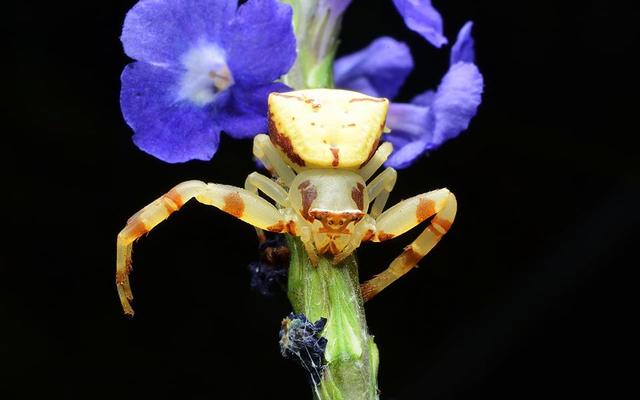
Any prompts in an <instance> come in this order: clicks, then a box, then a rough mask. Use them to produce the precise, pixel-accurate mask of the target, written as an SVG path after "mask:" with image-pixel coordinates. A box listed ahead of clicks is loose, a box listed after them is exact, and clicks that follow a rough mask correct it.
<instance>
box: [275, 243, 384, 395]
mask: <svg viewBox="0 0 640 400" xmlns="http://www.w3.org/2000/svg"><path fill="white" fill-rule="evenodd" d="M287 245H288V247H289V250H290V252H291V261H290V265H289V282H288V296H289V300H290V301H291V304H292V306H293V309H294V311H295V312H296V313H302V314H304V315H305V316H306V317H307V318H308V319H309V320H311V321H316V320H319V319H321V318H326V320H327V322H326V325H325V327H324V330H323V331H322V332H321V335H322V337H324V338H326V339H327V345H326V350H325V353H324V359H325V364H324V366H323V368H322V370H323V371H322V374H321V381H320V382H312V383H315V384H314V387H313V391H314V395H315V397H316V398H317V399H327V400H328V399H332V400H337V399H345V400H347V399H348V400H359V399H362V400H369V399H377V398H378V391H377V373H378V348H377V347H376V344H375V343H374V342H373V337H372V336H371V335H369V333H368V331H367V322H366V319H365V314H364V307H363V301H362V295H361V294H360V283H359V280H358V263H357V261H356V257H355V256H354V255H353V254H352V255H351V256H349V257H347V258H346V259H345V260H344V261H343V262H341V263H339V264H337V265H335V264H333V263H332V262H331V261H330V260H328V259H326V258H324V257H320V260H319V263H318V266H315V267H314V266H313V265H312V264H311V262H310V261H309V257H308V256H307V253H306V251H305V249H304V246H303V244H302V243H301V242H300V240H299V239H298V238H294V237H292V236H289V235H287Z"/></svg>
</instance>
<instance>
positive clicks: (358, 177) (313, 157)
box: [116, 89, 456, 315]
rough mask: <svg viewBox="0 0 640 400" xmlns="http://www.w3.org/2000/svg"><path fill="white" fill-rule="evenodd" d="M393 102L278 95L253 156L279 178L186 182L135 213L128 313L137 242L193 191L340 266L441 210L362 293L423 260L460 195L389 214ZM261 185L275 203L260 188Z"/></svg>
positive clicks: (125, 248)
mask: <svg viewBox="0 0 640 400" xmlns="http://www.w3.org/2000/svg"><path fill="white" fill-rule="evenodd" d="M388 104H389V102H388V101H387V99H383V98H376V97H370V96H366V95H364V94H361V93H357V92H351V91H346V90H335V89H309V90H300V91H294V92H288V93H272V94H271V95H270V96H269V136H267V135H265V134H259V135H257V136H256V137H255V139H254V142H253V144H254V145H253V154H254V155H255V157H256V158H258V159H259V160H260V161H262V163H263V164H264V165H265V167H266V168H267V169H268V170H269V172H270V173H271V175H272V177H273V179H270V178H268V177H266V176H264V175H261V174H259V173H257V172H253V173H251V174H250V175H249V176H248V177H247V179H246V181H245V188H244V189H241V188H238V187H233V186H227V185H220V184H215V183H204V182H201V181H188V182H183V183H181V184H179V185H177V186H176V187H174V188H173V189H171V190H170V191H169V192H168V193H166V194H165V195H163V196H161V197H160V198H159V199H157V200H156V201H155V202H153V203H151V204H149V205H148V206H147V207H145V208H143V209H142V210H141V211H139V212H138V213H137V214H135V215H134V216H133V217H131V218H130V219H129V221H128V222H127V226H126V227H125V228H124V229H123V230H122V231H121V232H120V234H119V235H118V255H117V272H116V283H117V286H118V293H119V294H120V299H121V302H122V306H123V308H124V311H125V313H127V314H131V315H132V314H133V309H132V308H131V306H130V304H129V301H130V300H131V299H132V298H133V296H132V294H131V289H130V286H129V279H128V274H129V272H130V266H131V250H132V246H133V242H134V241H135V240H136V239H137V238H139V237H140V236H142V235H143V234H145V233H146V232H148V231H150V230H151V229H153V227H155V226H156V225H157V224H158V223H160V222H162V221H163V220H165V219H166V218H167V217H168V216H169V215H170V214H171V213H172V212H174V211H176V210H178V209H179V208H180V207H182V205H183V204H184V203H185V202H187V201H188V200H190V199H192V198H195V199H196V200H198V201H199V202H201V203H204V204H208V205H212V206H215V207H217V208H219V209H221V210H223V211H225V212H227V213H229V214H231V215H233V216H234V217H236V218H239V219H241V220H243V221H245V222H247V223H249V224H251V225H253V226H255V227H256V229H257V233H258V237H259V239H260V240H261V241H264V240H265V236H264V233H263V230H268V231H271V232H277V233H289V234H292V235H295V236H298V237H300V239H301V240H302V242H303V243H304V246H305V249H306V250H307V254H308V255H309V258H310V260H311V261H312V263H314V264H316V263H317V261H318V256H326V257H328V258H330V259H331V260H332V261H333V262H334V263H335V264H337V263H339V262H340V261H341V260H343V259H344V258H345V257H347V256H348V255H349V254H351V253H352V252H353V251H354V250H355V249H356V248H358V247H359V246H360V244H361V242H363V241H372V242H381V241H384V240H388V239H391V238H394V237H396V236H398V235H400V234H402V233H404V232H406V231H408V230H409V229H411V228H413V227H415V226H416V225H418V224H419V223H421V222H422V221H424V220H426V219H429V218H431V217H433V218H432V219H431V221H430V223H429V225H428V226H427V227H426V229H425V230H424V231H423V232H422V233H421V234H420V235H419V236H418V238H417V239H416V240H414V241H413V242H412V243H411V244H410V245H409V246H407V247H406V248H405V249H404V251H403V252H402V254H400V256H398V257H397V258H396V259H395V260H393V262H392V263H391V265H390V266H389V268H387V269H386V270H385V271H383V272H382V273H380V274H378V275H377V276H375V277H374V278H373V279H371V280H369V281H367V282H365V283H364V284H363V285H362V295H363V297H364V299H365V300H367V299H370V298H371V297H373V296H375V295H376V294H377V293H378V292H380V291H381V290H382V289H384V288H385V287H386V286H388V285H389V284H390V283H392V282H393V281H395V280H396V279H398V278H399V277H400V276H402V275H404V274H405V273H406V272H408V271H409V270H410V269H411V268H413V267H414V266H416V264H417V262H418V261H419V260H420V259H422V257H424V256H425V255H426V254H427V253H428V252H429V251H430V250H431V248H433V246H434V245H435V244H436V243H437V242H438V241H439V240H440V238H441V237H442V235H444V234H445V233H446V232H447V231H448V230H449V227H450V226H451V223H452V222H453V219H454V217H455V213H456V199H455V196H454V195H453V194H452V193H451V192H449V191H448V190H447V189H439V190H434V191H431V192H428V193H424V194H421V195H417V196H414V197H411V198H409V199H406V200H403V201H401V202H400V203H398V204H396V205H395V206H393V207H391V208H389V209H388V210H386V211H385V212H382V211H383V209H384V206H385V203H386V202H387V199H388V197H389V192H391V190H392V189H393V186H394V185H395V182H396V176H397V174H396V171H395V170H394V169H393V168H386V169H385V170H384V171H383V172H381V173H380V174H379V175H378V176H376V177H375V178H374V179H372V180H371V181H369V180H370V178H371V177H372V176H373V175H374V173H375V172H376V171H377V170H378V169H379V168H380V167H381V166H382V164H383V163H384V162H385V160H386V159H387V157H388V156H389V154H391V151H392V146H391V144H390V143H388V142H387V143H382V144H381V145H379V141H380V137H381V135H382V132H383V130H384V121H385V118H386V113H387V109H388ZM367 182H368V183H367ZM259 191H260V192H262V193H263V194H264V195H265V196H267V197H269V198H270V199H272V200H273V201H274V202H275V204H276V205H275V206H274V205H273V204H271V203H270V202H268V201H267V200H265V199H263V198H262V197H260V196H258V192H259ZM371 202H373V204H372V203H371Z"/></svg>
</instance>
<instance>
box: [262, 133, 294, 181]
mask: <svg viewBox="0 0 640 400" xmlns="http://www.w3.org/2000/svg"><path fill="white" fill-rule="evenodd" d="M253 155H254V156H255V157H256V158H257V159H258V160H260V161H261V162H262V163H263V164H264V166H265V167H266V168H267V169H268V170H269V172H270V173H271V174H272V175H274V176H276V177H278V178H280V179H281V180H282V183H283V184H284V185H285V186H286V187H289V186H291V182H293V179H294V178H295V177H296V173H295V172H294V171H293V169H291V167H290V166H288V165H287V163H285V162H284V161H283V160H282V157H280V154H278V150H276V148H275V147H274V146H273V143H271V139H269V136H267V135H265V134H259V135H256V136H255V138H254V139H253Z"/></svg>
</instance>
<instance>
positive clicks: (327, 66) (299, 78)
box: [282, 0, 349, 89]
mask: <svg viewBox="0 0 640 400" xmlns="http://www.w3.org/2000/svg"><path fill="white" fill-rule="evenodd" d="M282 2H283V3H286V4H289V5H291V7H292V8H293V27H294V31H295V35H296V39H297V50H298V56H297V58H296V62H295V64H294V65H293V67H292V68H291V69H290V70H289V72H288V73H287V75H286V76H285V78H284V79H283V82H284V83H285V84H287V85H288V86H290V87H292V88H294V89H314V88H332V87H333V86H334V83H333V74H332V70H333V60H334V57H335V54H336V50H337V48H338V35H339V33H340V24H341V22H342V12H343V11H344V8H346V6H347V5H348V3H349V1H346V0H342V1H333V2H332V1H327V0H282Z"/></svg>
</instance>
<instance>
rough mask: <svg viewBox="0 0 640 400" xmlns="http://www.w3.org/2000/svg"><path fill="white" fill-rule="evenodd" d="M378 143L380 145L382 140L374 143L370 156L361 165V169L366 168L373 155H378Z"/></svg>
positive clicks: (378, 139)
mask: <svg viewBox="0 0 640 400" xmlns="http://www.w3.org/2000/svg"><path fill="white" fill-rule="evenodd" d="M378 143H380V138H377V139H376V141H375V142H373V145H372V146H371V150H369V155H368V156H367V159H366V160H365V161H364V162H363V163H362V164H360V168H362V167H364V166H365V165H366V164H367V163H368V162H369V160H371V158H372V157H373V155H374V154H376V150H378Z"/></svg>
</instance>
